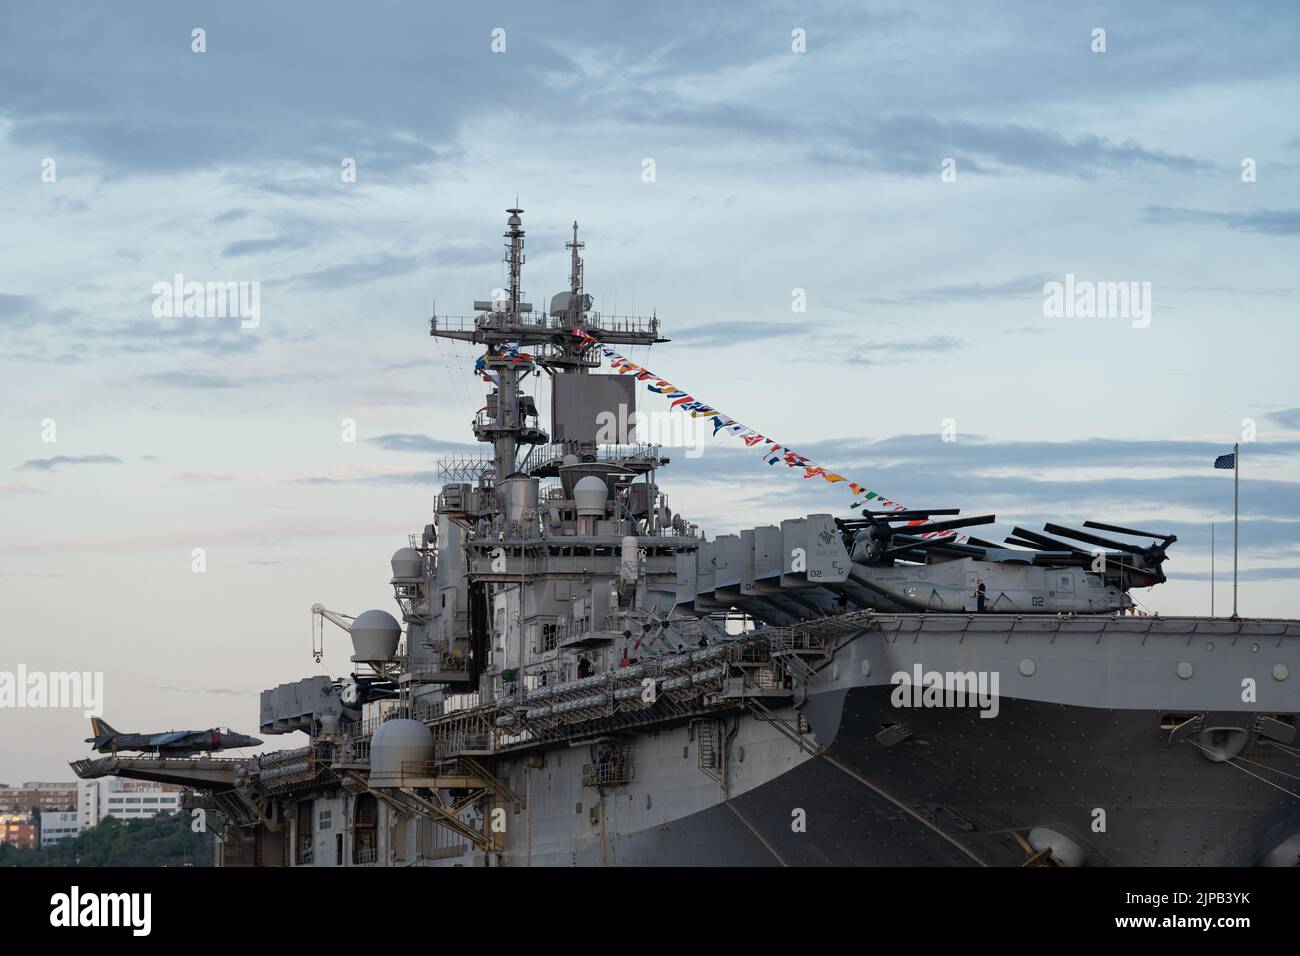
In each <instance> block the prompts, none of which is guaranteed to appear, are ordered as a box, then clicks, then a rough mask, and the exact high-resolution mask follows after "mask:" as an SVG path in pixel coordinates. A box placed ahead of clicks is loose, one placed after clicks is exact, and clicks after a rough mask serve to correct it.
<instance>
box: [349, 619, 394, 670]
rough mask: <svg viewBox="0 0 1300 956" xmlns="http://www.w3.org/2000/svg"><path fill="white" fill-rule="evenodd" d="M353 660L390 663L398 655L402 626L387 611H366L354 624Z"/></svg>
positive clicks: (352, 629)
mask: <svg viewBox="0 0 1300 956" xmlns="http://www.w3.org/2000/svg"><path fill="white" fill-rule="evenodd" d="M351 632H352V650H353V651H354V652H355V653H354V654H353V655H352V659H353V660H354V661H358V662H364V661H389V660H392V659H393V655H394V654H396V653H397V642H398V641H399V640H400V639H401V637H402V625H400V624H398V623H397V618H395V617H393V615H391V614H389V613H388V612H387V611H365V612H363V613H362V614H361V615H360V616H358V617H357V619H356V620H355V621H353V622H352V628H351Z"/></svg>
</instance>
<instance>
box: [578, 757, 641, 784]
mask: <svg viewBox="0 0 1300 956" xmlns="http://www.w3.org/2000/svg"><path fill="white" fill-rule="evenodd" d="M631 780H632V767H631V764H630V761H629V760H628V759H627V754H626V753H624V752H620V753H619V754H618V755H617V756H615V755H614V754H610V756H609V759H607V760H604V761H598V762H597V763H589V764H583V766H582V785H583V786H584V787H593V788H595V787H621V786H624V785H626V784H628V783H630V782H631Z"/></svg>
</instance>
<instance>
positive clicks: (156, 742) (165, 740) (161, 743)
mask: <svg viewBox="0 0 1300 956" xmlns="http://www.w3.org/2000/svg"><path fill="white" fill-rule="evenodd" d="M189 735H190V732H189V731H188V730H173V731H172V732H171V733H168V734H155V735H154V736H152V737H150V738H149V743H150V744H152V745H153V746H155V747H165V746H167V745H168V744H174V743H175V742H176V741H178V740H181V739H183V738H185V737H188V736H189Z"/></svg>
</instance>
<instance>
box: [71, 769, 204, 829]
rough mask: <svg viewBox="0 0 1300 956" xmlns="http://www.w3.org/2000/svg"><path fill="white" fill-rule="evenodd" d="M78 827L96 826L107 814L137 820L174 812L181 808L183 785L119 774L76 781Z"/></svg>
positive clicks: (122, 818)
mask: <svg viewBox="0 0 1300 956" xmlns="http://www.w3.org/2000/svg"><path fill="white" fill-rule="evenodd" d="M77 789H78V797H77V803H76V806H77V815H78V818H79V829H81V830H87V829H89V828H90V827H93V826H98V825H99V824H100V823H102V822H103V821H104V819H105V818H106V817H116V818H118V819H120V820H137V819H139V818H140V817H146V816H157V815H158V814H160V813H175V812H176V811H177V810H179V809H180V804H181V794H182V793H184V788H183V787H178V786H175V785H173V784H156V783H148V782H142V781H135V780H125V779H121V778H118V777H104V778H101V779H98V780H82V781H81V782H80V783H79V784H78V787H77Z"/></svg>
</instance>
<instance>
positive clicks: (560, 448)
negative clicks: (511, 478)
mask: <svg viewBox="0 0 1300 956" xmlns="http://www.w3.org/2000/svg"><path fill="white" fill-rule="evenodd" d="M611 437H613V436H611ZM662 450H663V446H662V445H656V444H651V443H649V442H631V443H624V444H609V445H597V446H596V460H597V461H612V462H618V461H648V460H651V459H656V458H658V457H659V454H660V452H661V451H662ZM571 453H572V449H570V448H568V447H566V446H565V445H563V444H555V443H552V444H550V445H538V446H536V447H535V448H534V449H533V450H532V451H531V452H529V453H528V457H527V458H526V459H525V460H524V465H523V468H521V469H520V470H521V471H524V472H529V471H531V470H532V469H534V468H537V467H539V466H541V465H543V464H545V463H547V462H551V461H557V460H559V459H562V458H564V456H565V455H567V454H571Z"/></svg>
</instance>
